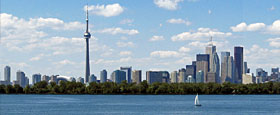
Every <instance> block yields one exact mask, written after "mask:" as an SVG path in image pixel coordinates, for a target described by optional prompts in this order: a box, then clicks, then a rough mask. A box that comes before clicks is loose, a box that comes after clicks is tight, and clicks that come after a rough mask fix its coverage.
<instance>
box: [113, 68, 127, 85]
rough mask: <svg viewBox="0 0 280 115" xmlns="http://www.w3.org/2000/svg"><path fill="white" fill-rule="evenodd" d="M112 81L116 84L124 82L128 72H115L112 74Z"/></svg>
mask: <svg viewBox="0 0 280 115" xmlns="http://www.w3.org/2000/svg"><path fill="white" fill-rule="evenodd" d="M111 79H112V81H113V82H115V83H121V82H122V81H124V80H126V72H124V71H121V70H115V71H114V72H113V73H112V74H111Z"/></svg>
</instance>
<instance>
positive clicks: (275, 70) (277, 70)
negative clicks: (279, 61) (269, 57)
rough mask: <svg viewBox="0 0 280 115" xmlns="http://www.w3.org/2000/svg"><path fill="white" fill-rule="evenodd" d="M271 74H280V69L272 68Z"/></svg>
mask: <svg viewBox="0 0 280 115" xmlns="http://www.w3.org/2000/svg"><path fill="white" fill-rule="evenodd" d="M271 73H272V74H278V73H279V68H271Z"/></svg>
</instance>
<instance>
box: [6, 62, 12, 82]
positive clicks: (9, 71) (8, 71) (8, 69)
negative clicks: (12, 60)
mask: <svg viewBox="0 0 280 115" xmlns="http://www.w3.org/2000/svg"><path fill="white" fill-rule="evenodd" d="M4 81H6V82H9V83H10V82H11V68H10V67H9V66H6V67H5V68H4Z"/></svg>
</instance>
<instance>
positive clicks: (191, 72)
mask: <svg viewBox="0 0 280 115" xmlns="http://www.w3.org/2000/svg"><path fill="white" fill-rule="evenodd" d="M195 73H196V66H195V65H186V76H187V77H189V76H192V77H193V78H194V79H195V77H196V75H195Z"/></svg>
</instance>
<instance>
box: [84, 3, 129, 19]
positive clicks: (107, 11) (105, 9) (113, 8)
mask: <svg viewBox="0 0 280 115" xmlns="http://www.w3.org/2000/svg"><path fill="white" fill-rule="evenodd" d="M86 9H87V6H84V10H85V11H86ZM88 10H89V13H91V14H95V15H99V16H105V17H112V16H117V15H120V14H121V13H122V12H123V11H124V8H123V7H122V6H121V5H120V4H118V3H115V4H108V5H106V6H105V5H91V6H88Z"/></svg>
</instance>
